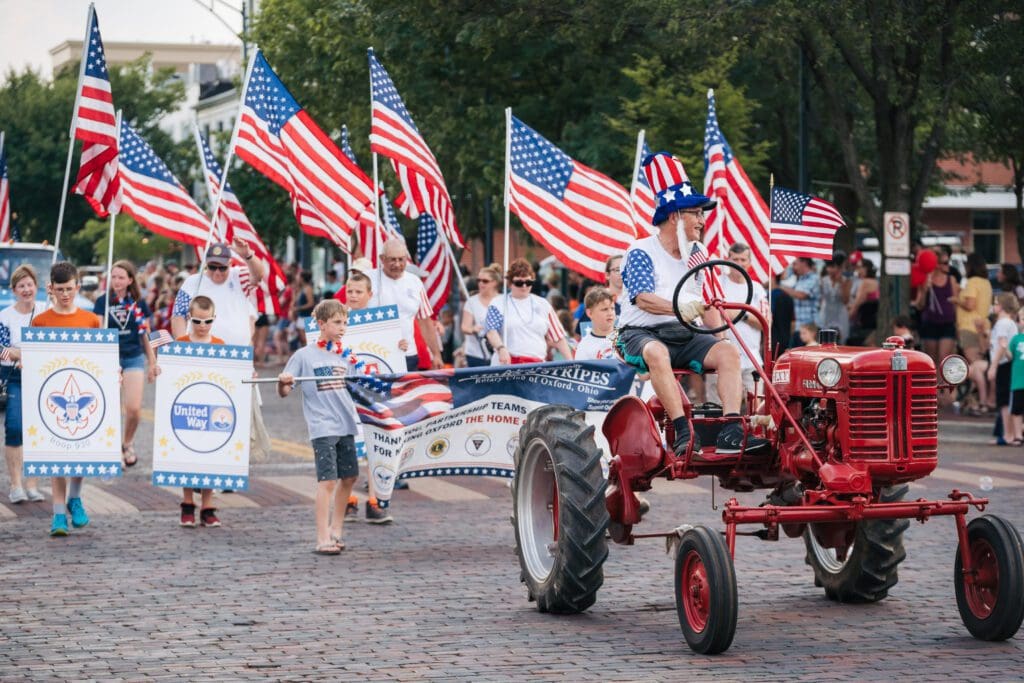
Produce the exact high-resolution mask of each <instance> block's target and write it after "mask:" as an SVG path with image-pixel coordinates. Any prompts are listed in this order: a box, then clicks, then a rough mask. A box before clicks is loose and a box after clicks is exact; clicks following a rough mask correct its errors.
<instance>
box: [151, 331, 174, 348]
mask: <svg viewBox="0 0 1024 683" xmlns="http://www.w3.org/2000/svg"><path fill="white" fill-rule="evenodd" d="M172 341H174V337H172V336H171V333H170V332H168V331H167V330H156V331H154V332H150V333H149V345H150V346H152V347H153V348H154V349H158V348H160V347H161V346H163V345H164V344H170V343H171V342H172Z"/></svg>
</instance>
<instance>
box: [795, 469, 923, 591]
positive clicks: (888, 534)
mask: <svg viewBox="0 0 1024 683" xmlns="http://www.w3.org/2000/svg"><path fill="white" fill-rule="evenodd" d="M908 490H910V487H909V486H907V485H906V484H904V485H901V486H893V487H890V488H885V489H882V492H881V494H880V495H879V497H878V499H879V501H880V502H883V503H892V502H895V501H898V500H902V499H903V496H905V495H906V493H907V491H908ZM909 526H910V521H909V520H906V519H878V520H864V521H861V522H858V523H857V524H856V527H855V530H854V534H853V543H852V544H850V546H848V547H847V548H846V549H845V551H844V552H842V553H839V552H837V551H836V550H835V549H834V548H826V547H824V546H823V545H821V543H819V542H818V539H817V538H816V537H815V535H814V528H813V527H814V525H812V524H809V525H808V526H807V529H805V530H804V543H805V545H806V546H807V558H806V561H807V564H809V565H811V568H812V569H813V570H814V584H815V585H816V586H822V587H823V588H824V589H825V595H826V596H828V598H829V599H830V600H835V601H837V602H877V601H879V600H881V599H883V598H885V597H886V596H887V595H888V594H889V589H890V588H892V587H893V586H895V585H896V582H897V581H899V575H898V572H897V567H898V566H899V564H900V562H902V561H903V560H904V558H906V556H907V551H906V550H905V549H904V548H903V532H904V531H906V530H907V528H908V527H909Z"/></svg>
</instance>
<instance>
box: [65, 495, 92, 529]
mask: <svg viewBox="0 0 1024 683" xmlns="http://www.w3.org/2000/svg"><path fill="white" fill-rule="evenodd" d="M68 512H70V513H71V524H72V526H74V527H75V528H76V529H81V528H82V527H83V526H88V524H89V515H87V514H85V506H84V505H82V499H81V498H68Z"/></svg>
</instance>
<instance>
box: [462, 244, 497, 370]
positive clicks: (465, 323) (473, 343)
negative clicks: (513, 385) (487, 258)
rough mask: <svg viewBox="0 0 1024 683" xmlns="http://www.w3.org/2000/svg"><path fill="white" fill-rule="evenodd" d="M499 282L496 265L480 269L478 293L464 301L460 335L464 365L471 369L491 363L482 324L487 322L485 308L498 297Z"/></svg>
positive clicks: (477, 277) (477, 278)
mask: <svg viewBox="0 0 1024 683" xmlns="http://www.w3.org/2000/svg"><path fill="white" fill-rule="evenodd" d="M500 282H501V266H499V265H498V264H497V263H492V264H491V265H489V266H484V267H483V268H481V269H480V272H479V273H478V274H477V276H476V283H477V287H478V291H477V293H476V294H474V295H473V296H471V297H469V299H467V300H466V304H465V306H463V308H462V334H463V335H464V338H465V340H466V341H465V345H464V346H463V348H464V349H465V352H466V364H467V365H468V366H469V367H471V368H477V367H481V366H485V365H488V364H489V363H490V361H491V351H490V349H489V348H488V347H487V344H486V341H485V339H484V337H485V331H484V323H485V322H486V321H487V308H488V307H489V306H490V305H491V302H492V301H494V298H495V297H496V296H498V285H499V283H500Z"/></svg>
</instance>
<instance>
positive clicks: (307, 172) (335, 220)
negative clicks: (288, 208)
mask: <svg viewBox="0 0 1024 683" xmlns="http://www.w3.org/2000/svg"><path fill="white" fill-rule="evenodd" d="M235 149H236V151H237V152H238V156H239V157H241V158H242V159H244V160H245V161H246V162H248V163H249V164H250V165H252V167H253V168H255V169H256V170H257V171H259V172H260V173H262V174H263V175H265V176H267V177H268V178H270V179H271V180H273V181H274V182H275V183H277V184H278V185H280V186H281V187H283V188H284V189H285V190H287V191H288V193H289V194H290V195H291V199H292V210H293V211H294V212H295V218H296V220H298V222H299V227H301V228H302V230H303V232H306V233H308V234H310V235H315V236H318V237H325V238H327V239H329V240H330V241H332V242H334V243H335V244H336V245H338V246H339V247H340V248H341V249H342V250H343V251H345V252H346V253H347V252H349V251H350V246H349V245H350V239H351V235H352V231H353V230H354V229H355V227H356V226H357V225H358V224H359V221H360V220H363V221H369V222H371V223H372V221H373V183H372V182H370V179H369V178H368V177H367V176H366V174H365V173H363V172H362V171H361V170H360V169H359V167H358V166H356V165H355V164H354V163H352V162H351V161H350V160H349V159H348V158H347V157H346V156H345V155H344V154H342V153H341V150H339V149H338V147H337V145H335V144H334V143H333V142H332V141H331V139H330V138H329V137H327V135H326V134H325V133H324V132H323V131H322V130H321V129H320V127H319V126H317V125H316V122H315V121H313V119H312V118H310V116H309V114H307V113H306V112H305V110H303V109H302V107H300V106H299V103H298V102H296V101H295V98H294V97H292V95H291V93H289V92H288V89H287V88H285V87H284V84H283V83H281V79H279V78H278V77H277V74H275V73H274V71H273V69H271V68H270V64H268V63H267V60H266V59H265V58H264V57H263V53H262V52H260V51H257V52H256V55H255V57H254V58H253V64H252V69H251V71H250V74H249V80H248V81H247V83H246V84H245V100H244V101H243V102H242V111H241V118H240V120H239V123H238V138H237V142H236V147H235Z"/></svg>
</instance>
